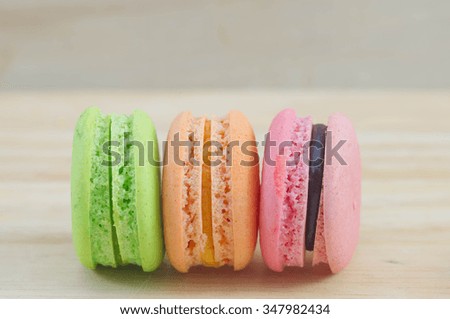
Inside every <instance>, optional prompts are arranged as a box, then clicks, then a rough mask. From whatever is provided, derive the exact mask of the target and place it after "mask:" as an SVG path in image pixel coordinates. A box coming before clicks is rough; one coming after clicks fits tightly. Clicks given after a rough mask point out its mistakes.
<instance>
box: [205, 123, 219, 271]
mask: <svg viewBox="0 0 450 319" xmlns="http://www.w3.org/2000/svg"><path fill="white" fill-rule="evenodd" d="M210 141H211V121H210V120H206V121H205V133H204V140H203V164H202V166H203V167H202V222H203V229H202V231H203V235H204V236H205V238H206V242H205V246H204V250H203V253H202V262H203V265H205V266H211V267H218V266H219V263H218V262H216V261H215V259H214V241H213V226H212V196H211V159H210V158H209V156H208V155H209V152H210V151H209V149H210Z"/></svg>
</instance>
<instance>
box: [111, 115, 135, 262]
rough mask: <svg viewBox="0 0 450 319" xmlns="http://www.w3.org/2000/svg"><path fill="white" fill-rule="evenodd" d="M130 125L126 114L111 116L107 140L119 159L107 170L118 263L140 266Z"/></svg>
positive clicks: (130, 122)
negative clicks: (110, 182)
mask: <svg viewBox="0 0 450 319" xmlns="http://www.w3.org/2000/svg"><path fill="white" fill-rule="evenodd" d="M132 122H133V118H132V117H129V116H126V115H113V116H112V119H111V141H113V143H115V145H114V146H113V147H112V150H113V151H114V152H116V154H117V155H118V156H119V157H118V158H119V159H120V160H119V161H118V163H117V165H113V166H112V167H111V169H112V203H113V218H114V226H115V227H116V233H117V240H118V243H119V247H120V257H121V259H122V263H124V264H129V263H131V264H137V265H140V264H141V258H140V255H139V239H138V230H137V220H136V201H135V197H136V189H135V178H136V176H135V163H134V156H133V154H132V148H133V144H134V143H133V139H134V137H133V132H132V127H131V126H132Z"/></svg>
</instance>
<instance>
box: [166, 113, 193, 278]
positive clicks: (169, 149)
mask: <svg viewBox="0 0 450 319" xmlns="http://www.w3.org/2000/svg"><path fill="white" fill-rule="evenodd" d="M191 117H192V115H191V114H190V113H188V112H185V113H181V114H179V115H178V116H177V117H176V118H175V120H174V121H173V123H172V125H171V127H170V130H169V133H168V137H167V144H166V148H165V161H166V163H165V165H164V169H163V185H162V189H163V224H164V241H165V245H166V250H167V256H168V258H169V260H170V263H171V264H172V266H173V267H175V269H177V270H178V271H180V272H187V271H188V270H189V265H188V262H187V260H186V257H185V249H186V247H185V244H184V241H185V239H184V236H185V235H184V225H183V215H182V191H183V179H184V170H183V166H182V165H180V163H176V157H175V156H177V157H178V159H182V158H185V157H186V152H187V148H186V147H178V148H177V149H175V148H174V147H173V146H172V145H171V143H172V142H173V141H174V139H175V135H176V134H177V133H179V140H180V141H186V140H187V139H188V136H187V133H186V132H187V130H186V128H187V127H188V126H189V120H190V118H191ZM175 152H178V154H175Z"/></svg>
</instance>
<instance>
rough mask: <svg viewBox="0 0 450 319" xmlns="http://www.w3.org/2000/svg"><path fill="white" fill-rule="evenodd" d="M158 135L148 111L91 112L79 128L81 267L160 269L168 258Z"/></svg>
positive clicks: (75, 178) (76, 188) (75, 226)
mask: <svg viewBox="0 0 450 319" xmlns="http://www.w3.org/2000/svg"><path fill="white" fill-rule="evenodd" d="M149 145H154V146H155V147H152V149H151V150H150V152H152V153H153V157H156V158H158V159H159V155H158V146H157V145H158V144H157V138H156V132H155V129H154V126H153V123H152V122H151V120H150V118H149V117H148V116H147V114H145V113H144V112H140V111H135V112H134V113H133V115H131V116H124V115H112V116H108V115H103V114H102V113H101V112H100V110H99V109H97V108H89V109H87V110H86V111H85V112H84V113H83V114H82V115H81V117H80V119H79V121H78V123H77V127H76V129H75V135H74V144H73V154H72V176H71V188H72V231H73V241H74V245H75V250H76V252H77V255H78V257H79V259H80V261H81V263H82V264H83V265H84V266H86V267H88V268H91V269H94V268H96V266H97V265H103V266H111V267H117V266H118V265H126V264H136V265H140V266H141V267H142V268H143V270H144V271H153V270H155V269H156V268H157V267H158V266H159V265H160V264H161V262H162V259H163V257H164V245H163V240H162V225H161V210H160V191H159V185H160V180H159V178H160V177H159V174H160V169H159V166H158V165H157V164H156V163H150V162H148V161H142V159H143V156H144V155H146V154H148V151H149V149H148V147H149Z"/></svg>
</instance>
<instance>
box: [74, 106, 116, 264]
mask: <svg viewBox="0 0 450 319" xmlns="http://www.w3.org/2000/svg"><path fill="white" fill-rule="evenodd" d="M109 125H110V117H109V116H106V115H103V114H101V112H100V110H99V109H97V108H89V109H87V110H86V111H85V112H84V113H83V114H82V115H81V117H80V119H79V121H78V123H77V126H76V129H75V134H74V141H73V154H72V176H71V182H72V185H71V189H72V231H73V239H74V244H75V249H76V252H77V254H78V256H79V258H80V260H81V262H82V264H83V265H85V266H86V267H88V268H95V266H96V265H97V264H102V265H106V266H112V267H115V266H116V265H117V262H116V256H115V250H114V239H113V232H114V231H113V229H112V223H111V206H110V202H111V196H110V178H109V167H108V166H107V165H104V162H105V161H108V160H109V156H108V155H107V153H105V152H103V146H104V144H105V143H108V141H109V139H110V136H109Z"/></svg>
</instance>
